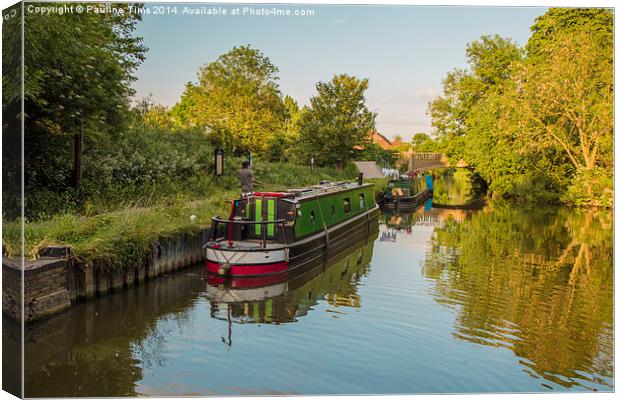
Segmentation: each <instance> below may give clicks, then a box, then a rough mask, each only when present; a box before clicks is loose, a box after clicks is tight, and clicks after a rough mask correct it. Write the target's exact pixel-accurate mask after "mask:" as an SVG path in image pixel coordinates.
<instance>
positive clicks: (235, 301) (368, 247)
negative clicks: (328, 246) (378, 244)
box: [206, 224, 378, 323]
mask: <svg viewBox="0 0 620 400" xmlns="http://www.w3.org/2000/svg"><path fill="white" fill-rule="evenodd" d="M377 236H378V224H377V229H376V230H374V231H373V234H372V235H371V236H366V237H364V238H363V239H362V240H359V241H357V242H350V241H349V242H348V243H347V247H346V248H345V249H344V250H343V251H341V252H339V253H334V252H329V253H327V254H325V256H324V257H321V258H319V259H315V260H313V261H312V262H308V263H306V264H305V265H304V266H303V267H300V268H297V269H295V270H294V271H293V272H291V273H287V274H280V275H273V276H270V277H258V278H246V277H221V276H216V275H212V274H209V275H208V276H207V288H206V293H207V296H208V297H209V300H211V301H212V306H211V307H212V310H213V311H214V312H213V313H212V316H213V317H215V318H220V319H229V320H230V318H232V319H233V320H239V321H243V322H246V323H247V322H277V323H283V322H292V321H294V320H295V318H296V317H298V316H301V315H305V314H306V313H307V312H308V311H309V310H311V309H312V306H313V305H314V304H315V303H316V301H317V299H318V298H320V297H321V296H324V295H325V294H326V293H330V292H332V293H337V292H340V290H339V289H338V288H339V287H340V285H343V284H346V283H347V282H349V283H350V282H351V278H352V277H356V276H358V275H357V274H359V273H364V272H363V271H365V270H366V268H367V266H368V264H369V263H370V260H371V258H372V250H373V244H374V241H375V240H376V239H377ZM281 277H283V278H281ZM267 279H273V282H271V283H267V282H268V281H267ZM261 282H262V283H263V284H261ZM252 285H255V286H252ZM345 292H346V291H345ZM342 296H345V297H346V295H345V294H344V293H343V294H342ZM345 297H342V298H340V300H339V301H345V300H347V299H345ZM356 299H357V297H355V296H353V297H351V298H350V299H348V301H350V302H353V303H356V302H358V300H356ZM343 304H344V303H343ZM220 306H224V307H226V308H225V310H228V312H227V315H226V316H224V315H222V316H219V317H218V310H221V308H220ZM352 306H356V305H355V304H354V305H352ZM357 306H358V305H357Z"/></svg>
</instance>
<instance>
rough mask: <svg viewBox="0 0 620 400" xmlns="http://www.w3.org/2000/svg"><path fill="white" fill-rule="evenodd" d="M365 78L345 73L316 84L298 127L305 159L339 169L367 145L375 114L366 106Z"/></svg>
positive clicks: (300, 144)
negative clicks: (308, 106) (314, 93)
mask: <svg viewBox="0 0 620 400" xmlns="http://www.w3.org/2000/svg"><path fill="white" fill-rule="evenodd" d="M366 89H368V79H362V80H360V79H358V78H356V77H354V76H349V75H346V74H342V75H336V76H334V78H333V79H332V80H331V81H330V82H319V83H317V85H316V90H317V92H318V94H317V95H316V96H314V97H312V98H311V99H310V104H311V105H310V108H309V109H308V111H307V112H305V113H304V115H303V117H302V119H301V124H300V131H301V136H300V143H299V146H301V147H300V149H302V151H303V152H304V155H305V159H306V160H309V159H310V157H314V159H315V161H316V162H317V164H319V165H326V164H331V165H336V167H337V168H339V169H342V168H343V167H344V165H345V163H346V162H347V161H349V160H350V159H351V157H352V156H353V153H354V147H355V146H364V145H367V144H369V141H370V136H369V132H370V131H371V130H372V129H374V126H375V118H376V114H375V113H373V112H371V111H369V110H368V107H366V104H365V100H366V99H365V97H364V92H365V91H366Z"/></svg>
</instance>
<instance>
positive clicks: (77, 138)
mask: <svg viewBox="0 0 620 400" xmlns="http://www.w3.org/2000/svg"><path fill="white" fill-rule="evenodd" d="M83 140H84V117H83V116H82V115H80V132H79V133H76V134H75V135H74V137H73V187H78V186H79V184H80V181H81V180H82V141H83Z"/></svg>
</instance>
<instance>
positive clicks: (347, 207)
mask: <svg viewBox="0 0 620 400" xmlns="http://www.w3.org/2000/svg"><path fill="white" fill-rule="evenodd" d="M342 205H343V206H344V212H345V214H346V213H349V212H351V199H349V198H348V197H345V198H344V199H342Z"/></svg>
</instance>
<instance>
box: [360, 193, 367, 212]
mask: <svg viewBox="0 0 620 400" xmlns="http://www.w3.org/2000/svg"><path fill="white" fill-rule="evenodd" d="M360 208H361V209H364V208H366V199H364V193H360Z"/></svg>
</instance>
